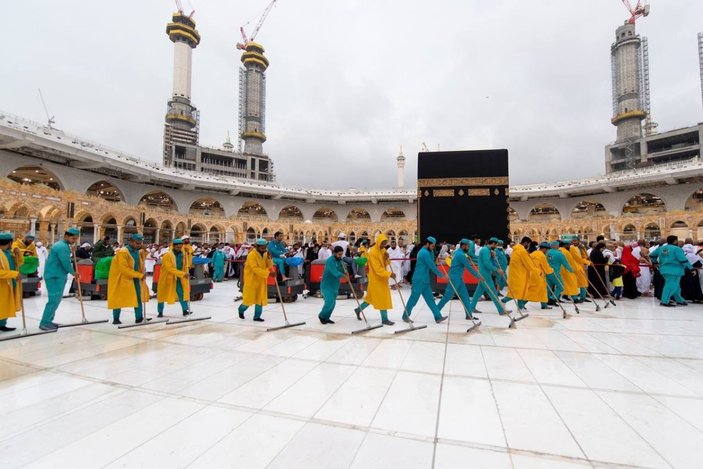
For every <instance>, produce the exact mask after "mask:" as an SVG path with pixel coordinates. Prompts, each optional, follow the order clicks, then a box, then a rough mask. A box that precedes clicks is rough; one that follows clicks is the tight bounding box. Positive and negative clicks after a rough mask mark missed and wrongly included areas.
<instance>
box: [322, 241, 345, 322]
mask: <svg viewBox="0 0 703 469" xmlns="http://www.w3.org/2000/svg"><path fill="white" fill-rule="evenodd" d="M342 257H344V248H343V247H342V246H335V247H334V249H333V250H332V255H331V256H330V257H328V258H327V260H326V261H325V270H324V271H323V272H322V282H320V290H321V291H322V298H323V299H324V300H325V302H324V304H323V305H322V311H320V314H318V316H317V317H318V318H319V319H320V322H321V323H322V324H334V321H332V320H331V319H330V316H332V311H334V307H335V305H336V304H337V294H338V293H339V281H340V280H341V279H342V278H343V277H344V276H345V275H347V267H346V264H345V263H344V261H343V260H342Z"/></svg>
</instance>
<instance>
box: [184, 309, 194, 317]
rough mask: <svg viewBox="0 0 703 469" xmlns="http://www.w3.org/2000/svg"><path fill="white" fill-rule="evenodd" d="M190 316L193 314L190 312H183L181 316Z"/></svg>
mask: <svg viewBox="0 0 703 469" xmlns="http://www.w3.org/2000/svg"><path fill="white" fill-rule="evenodd" d="M191 314H193V312H192V311H190V310H185V311H183V316H190V315H191Z"/></svg>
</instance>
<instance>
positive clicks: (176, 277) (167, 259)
mask: <svg viewBox="0 0 703 469" xmlns="http://www.w3.org/2000/svg"><path fill="white" fill-rule="evenodd" d="M182 255H183V254H182ZM183 256H184V258H183V264H182V265H183V267H182V268H181V269H180V270H179V269H178V267H177V264H176V254H174V252H173V250H170V251H168V252H167V253H166V254H164V255H163V257H162V258H161V274H160V275H159V288H158V289H157V292H156V299H157V301H158V302H159V303H168V304H170V305H172V304H174V303H175V302H176V301H178V293H177V292H176V283H177V282H181V288H183V300H184V301H188V299H189V298H190V279H189V277H188V269H187V268H186V267H187V265H186V261H185V255H183Z"/></svg>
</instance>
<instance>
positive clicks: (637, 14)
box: [622, 0, 649, 24]
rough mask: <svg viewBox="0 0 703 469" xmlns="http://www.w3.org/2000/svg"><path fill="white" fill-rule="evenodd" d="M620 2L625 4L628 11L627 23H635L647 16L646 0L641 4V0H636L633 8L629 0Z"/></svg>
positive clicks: (647, 6)
mask: <svg viewBox="0 0 703 469" xmlns="http://www.w3.org/2000/svg"><path fill="white" fill-rule="evenodd" d="M622 3H623V4H624V5H625V8H627V11H629V12H630V15H631V16H630V19H629V20H627V22H628V23H629V24H635V23H636V22H637V20H638V19H640V18H644V17H645V16H649V3H647V1H646V0H645V2H644V4H642V0H637V5H636V6H635V7H634V8H633V7H632V4H631V3H630V0H622Z"/></svg>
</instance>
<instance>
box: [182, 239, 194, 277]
mask: <svg viewBox="0 0 703 469" xmlns="http://www.w3.org/2000/svg"><path fill="white" fill-rule="evenodd" d="M181 239H182V240H183V268H184V269H185V271H186V272H190V268H191V267H193V253H194V252H195V249H193V245H192V244H190V235H185V236H183V237H182V238H181Z"/></svg>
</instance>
